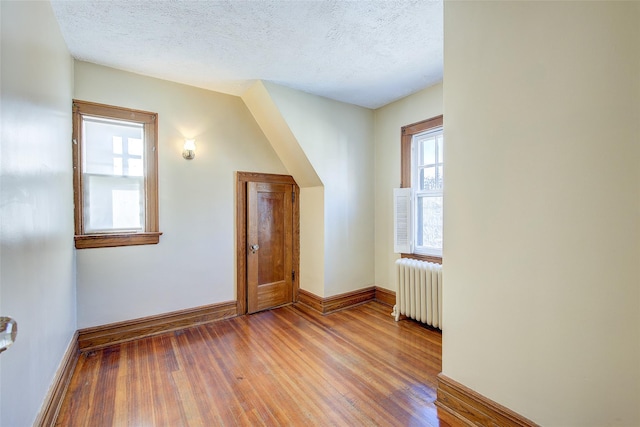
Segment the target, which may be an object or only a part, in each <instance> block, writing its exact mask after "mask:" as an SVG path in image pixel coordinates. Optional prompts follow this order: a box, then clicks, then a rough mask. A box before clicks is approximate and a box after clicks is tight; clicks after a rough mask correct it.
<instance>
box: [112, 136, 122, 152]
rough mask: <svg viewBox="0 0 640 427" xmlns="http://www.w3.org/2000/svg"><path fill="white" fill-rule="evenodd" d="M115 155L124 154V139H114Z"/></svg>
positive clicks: (117, 137)
mask: <svg viewBox="0 0 640 427" xmlns="http://www.w3.org/2000/svg"><path fill="white" fill-rule="evenodd" d="M113 154H122V137H119V136H114V137H113Z"/></svg>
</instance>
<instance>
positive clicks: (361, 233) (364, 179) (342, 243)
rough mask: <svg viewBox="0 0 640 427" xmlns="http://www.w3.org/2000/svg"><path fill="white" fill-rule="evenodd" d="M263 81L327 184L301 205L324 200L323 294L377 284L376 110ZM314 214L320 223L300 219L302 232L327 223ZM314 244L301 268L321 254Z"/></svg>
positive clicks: (303, 254)
mask: <svg viewBox="0 0 640 427" xmlns="http://www.w3.org/2000/svg"><path fill="white" fill-rule="evenodd" d="M264 86H265V87H266V89H267V91H268V93H269V95H270V96H271V98H272V100H273V102H274V104H275V106H276V107H277V109H278V111H279V112H280V114H281V115H282V117H283V118H284V119H285V121H286V123H287V125H288V126H289V129H290V130H291V132H293V134H294V136H295V137H296V140H297V141H298V143H299V144H300V147H301V148H302V150H303V151H304V154H305V155H306V157H307V158H308V159H309V162H310V163H311V165H312V166H313V168H314V170H315V172H316V173H317V175H318V177H319V178H320V180H321V182H322V184H323V185H324V198H323V199H321V198H319V196H320V193H319V192H318V191H317V189H318V187H317V188H316V190H315V191H314V190H312V191H306V192H303V193H302V194H301V202H302V203H306V202H307V201H305V199H304V197H306V198H313V200H309V202H310V205H309V206H308V207H303V206H301V209H305V210H306V211H307V212H308V211H309V209H311V208H312V207H313V206H315V207H318V206H321V205H322V203H323V204H324V290H323V293H321V294H319V296H324V297H327V296H332V295H337V294H341V293H344V292H349V291H352V290H356V289H361V288H364V287H367V286H372V285H373V284H374V268H373V245H374V212H373V209H374V191H373V189H374V185H373V184H374V175H373V161H374V160H373V153H374V145H373V143H374V138H373V111H371V110H369V109H366V108H362V107H357V106H354V105H349V104H345V103H342V102H338V101H333V100H330V99H327V98H322V97H319V96H315V95H310V94H307V93H304V92H300V91H297V90H293V89H289V88H285V87H283V86H279V85H276V84H273V83H268V82H265V83H264ZM315 219H316V220H317V221H316V222H315V225H311V224H309V223H307V224H306V225H305V224H304V221H308V220H309V218H305V219H301V234H302V235H303V236H306V235H305V234H303V233H304V232H305V230H304V227H305V226H308V227H312V226H317V225H319V224H322V222H321V221H320V219H319V218H315ZM316 237H317V236H316ZM315 240H316V243H315V244H314V246H315V247H319V246H320V245H318V244H317V239H315ZM309 246H310V245H307V244H306V243H305V242H301V254H300V257H301V267H302V266H304V265H305V264H306V263H307V259H308V257H314V256H317V255H315V254H309V253H306V252H303V249H304V248H306V247H309ZM301 274H302V275H305V274H306V273H305V272H304V271H302V273H301ZM307 277H308V276H307ZM301 278H304V276H302V277H301ZM300 285H301V287H302V288H303V289H308V290H311V291H312V292H314V293H316V290H315V288H316V287H317V286H314V287H313V288H312V289H310V288H309V287H308V286H307V285H306V284H305V283H304V282H303V281H302V280H301V283H300Z"/></svg>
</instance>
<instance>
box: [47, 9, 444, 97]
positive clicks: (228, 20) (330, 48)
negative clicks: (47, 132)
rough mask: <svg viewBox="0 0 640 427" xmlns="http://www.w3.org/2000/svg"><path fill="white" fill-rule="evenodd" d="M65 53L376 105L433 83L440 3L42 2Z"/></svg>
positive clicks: (232, 89)
mask: <svg viewBox="0 0 640 427" xmlns="http://www.w3.org/2000/svg"><path fill="white" fill-rule="evenodd" d="M51 3H52V5H53V9H54V12H55V14H56V17H57V19H58V22H59V24H60V28H61V30H62V34H63V36H64V39H65V40H66V43H67V46H68V48H69V50H70V52H71V54H72V55H73V57H74V58H76V59H79V60H82V61H88V62H93V63H96V64H101V65H106V66H109V67H114V68H119V69H122V70H127V71H132V72H135V73H138V74H144V75H148V76H153V77H158V78H162V79H166V80H171V81H175V82H179V83H185V84H189V85H193V86H198V87H202V88H206V89H211V90H214V91H218V92H224V93H229V94H232V95H238V96H241V95H242V94H243V93H244V91H245V90H246V89H247V88H248V87H249V86H251V84H252V83H253V82H254V81H256V80H266V81H271V82H275V83H278V84H281V85H284V86H288V87H291V88H294V89H298V90H301V91H304V92H308V93H312V94H316V95H320V96H325V97H328V98H332V99H336V100H339V101H343V102H348V103H351V104H356V105H360V106H363V107H368V108H378V107H380V106H382V105H385V104H388V103H389V102H392V101H395V100H397V99H400V98H402V97H404V96H407V95H410V94H412V93H414V92H417V91H418V90H420V89H423V88H425V87H428V86H430V85H432V84H434V83H437V82H439V81H441V80H442V57H443V53H442V51H443V23H442V20H443V8H442V0H436V1H426V0H417V1H416V0H410V1H406V0H404V1H403V0H388V1H380V0H375V1H373V0H361V1H344V0H325V1H321V0H311V1H301V0H295V1H284V0H281V1H278V0H259V1H247V0H231V1H204V0H199V1H198V0H187V1H185V0H181V1H177V0H172V1H167V0H164V1H161V0H142V1H141V0H124V1H123V0H111V1H104V0H98V1H96V0H52V1H51Z"/></svg>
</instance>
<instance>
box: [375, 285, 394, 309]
mask: <svg viewBox="0 0 640 427" xmlns="http://www.w3.org/2000/svg"><path fill="white" fill-rule="evenodd" d="M375 299H376V301H378V302H381V303H382V304H386V305H388V306H391V307H393V306H394V305H396V293H395V292H394V291H390V290H389V289H384V288H380V287H378V286H376V296H375Z"/></svg>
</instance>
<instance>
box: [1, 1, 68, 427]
mask: <svg viewBox="0 0 640 427" xmlns="http://www.w3.org/2000/svg"><path fill="white" fill-rule="evenodd" d="M0 8H1V12H0V13H1V15H2V25H1V26H2V46H1V51H2V59H1V63H2V70H1V76H2V77H1V89H0V92H1V94H2V98H1V99H2V100H1V108H2V111H1V117H2V140H1V144H0V147H1V156H2V159H1V169H0V188H1V191H0V244H1V245H0V251H1V252H0V260H1V262H0V315H3V316H12V317H14V318H15V319H16V320H17V322H18V336H17V340H16V343H15V344H14V345H13V346H12V347H11V348H10V349H9V350H7V351H6V352H4V353H2V355H0V364H1V365H0V391H1V400H0V425H3V426H28V425H31V424H32V423H33V421H34V420H35V418H36V415H37V414H38V411H39V410H40V407H41V405H42V402H43V399H44V397H45V395H46V393H47V391H48V389H49V386H50V385H51V382H52V380H53V377H54V375H55V372H56V370H57V369H58V366H59V364H60V361H61V360H62V357H63V355H64V352H65V351H66V349H67V347H68V345H69V343H70V342H71V338H72V336H73V333H74V332H75V329H76V308H75V302H76V301H75V272H74V249H73V192H72V190H73V186H72V175H71V171H72V169H71V143H70V141H71V98H72V84H73V63H72V59H71V56H70V55H69V53H68V51H67V48H66V45H65V43H64V41H63V39H62V36H61V34H60V31H59V30H58V24H57V22H56V20H55V18H54V15H53V11H52V10H51V6H50V5H49V2H9V1H2V2H1V3H0Z"/></svg>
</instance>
